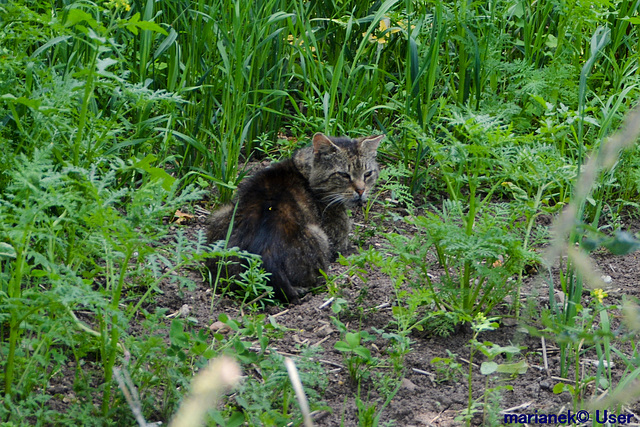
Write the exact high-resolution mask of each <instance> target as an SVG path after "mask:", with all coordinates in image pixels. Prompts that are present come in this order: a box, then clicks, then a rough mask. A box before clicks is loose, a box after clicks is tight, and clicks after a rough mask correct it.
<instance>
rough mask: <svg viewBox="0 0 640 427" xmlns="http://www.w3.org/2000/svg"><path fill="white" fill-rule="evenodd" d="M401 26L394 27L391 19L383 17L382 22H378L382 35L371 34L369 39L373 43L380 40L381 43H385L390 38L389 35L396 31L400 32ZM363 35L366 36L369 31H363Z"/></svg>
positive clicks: (379, 31)
mask: <svg viewBox="0 0 640 427" xmlns="http://www.w3.org/2000/svg"><path fill="white" fill-rule="evenodd" d="M400 31H401V30H400V28H392V27H391V19H389V18H382V19H381V20H380V23H379V24H378V33H380V36H374V35H373V34H369V41H370V42H371V43H375V42H378V43H380V44H384V43H386V42H387V41H388V40H389V35H391V34H394V33H399V32H400ZM362 35H363V36H366V35H367V33H362Z"/></svg>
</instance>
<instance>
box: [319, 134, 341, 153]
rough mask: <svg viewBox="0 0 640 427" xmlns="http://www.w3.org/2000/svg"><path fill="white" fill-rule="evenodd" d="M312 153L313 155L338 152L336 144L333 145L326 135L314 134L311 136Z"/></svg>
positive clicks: (338, 148)
mask: <svg viewBox="0 0 640 427" xmlns="http://www.w3.org/2000/svg"><path fill="white" fill-rule="evenodd" d="M312 142H313V152H314V153H316V154H317V153H334V152H336V151H339V150H340V147H338V146H337V145H336V144H334V143H333V142H332V141H331V140H330V139H329V137H328V136H327V135H325V134H323V133H320V132H318V133H316V134H315V135H313V139H312Z"/></svg>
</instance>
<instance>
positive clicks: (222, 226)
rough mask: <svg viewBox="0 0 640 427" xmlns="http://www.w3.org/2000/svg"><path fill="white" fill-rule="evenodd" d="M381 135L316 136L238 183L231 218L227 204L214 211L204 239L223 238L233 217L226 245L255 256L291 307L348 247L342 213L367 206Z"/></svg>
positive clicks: (345, 217) (346, 222) (346, 221)
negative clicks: (289, 156) (355, 137)
mask: <svg viewBox="0 0 640 427" xmlns="http://www.w3.org/2000/svg"><path fill="white" fill-rule="evenodd" d="M383 137H384V135H377V136H371V137H366V138H360V139H350V138H344V137H340V138H336V137H327V136H325V135H323V134H320V133H318V134H316V135H314V137H313V144H312V145H311V146H309V147H306V148H303V149H301V150H298V151H296V152H295V153H294V155H293V157H292V158H290V159H287V160H284V161H281V162H278V163H274V164H272V165H271V166H269V167H268V168H266V169H264V170H262V171H260V172H258V173H257V174H255V175H254V176H252V177H251V178H249V179H248V180H246V181H245V182H243V183H242V184H241V185H240V187H239V189H238V198H237V208H236V212H235V217H233V211H234V206H233V205H225V206H222V207H221V208H220V209H219V210H217V211H216V212H214V213H213V214H212V215H211V217H210V218H209V220H208V223H209V226H208V234H207V238H208V241H209V242H210V243H212V242H214V241H217V240H222V239H225V238H226V236H227V232H228V230H229V226H230V225H231V223H232V219H233V228H232V231H231V236H230V238H229V242H228V246H229V247H233V246H237V247H239V248H240V249H244V250H246V251H248V252H251V253H255V254H259V255H261V256H262V262H263V266H264V268H265V270H266V271H268V272H270V273H271V279H270V284H271V285H272V286H273V287H274V288H275V289H276V290H278V291H279V292H280V296H281V297H285V298H286V299H287V300H288V301H290V302H297V301H298V299H299V297H300V296H301V295H303V294H304V293H305V292H306V291H308V289H309V288H311V287H313V286H315V285H316V284H317V283H318V279H319V272H318V270H319V269H323V270H326V267H327V264H328V263H329V261H330V260H331V259H332V258H333V257H335V256H336V254H337V253H338V252H343V251H344V250H345V249H346V248H347V242H348V234H349V231H350V227H351V225H350V221H349V217H348V215H347V208H348V207H351V206H354V205H358V204H362V203H365V202H366V200H367V196H368V194H369V191H370V190H371V188H372V187H373V185H374V183H375V181H376V179H377V178H378V165H377V163H376V161H375V156H376V150H377V148H378V145H379V143H380V141H381V140H382V138H383ZM232 217H233V218H232ZM215 266H216V260H215V259H214V260H210V262H209V267H210V268H215Z"/></svg>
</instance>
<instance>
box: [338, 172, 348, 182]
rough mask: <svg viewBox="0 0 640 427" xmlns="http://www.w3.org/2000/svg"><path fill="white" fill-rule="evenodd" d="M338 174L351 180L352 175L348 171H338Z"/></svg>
mask: <svg viewBox="0 0 640 427" xmlns="http://www.w3.org/2000/svg"><path fill="white" fill-rule="evenodd" d="M337 174H338V175H340V176H341V177H342V178H344V179H348V180H349V181H351V175H349V174H348V173H347V172H337Z"/></svg>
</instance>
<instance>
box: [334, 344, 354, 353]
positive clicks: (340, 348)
mask: <svg viewBox="0 0 640 427" xmlns="http://www.w3.org/2000/svg"><path fill="white" fill-rule="evenodd" d="M333 348H334V349H336V350H338V351H341V352H343V353H347V352H350V351H351V347H349V344H347V343H346V342H344V341H338V342H336V343H335V344H334V345H333Z"/></svg>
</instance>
